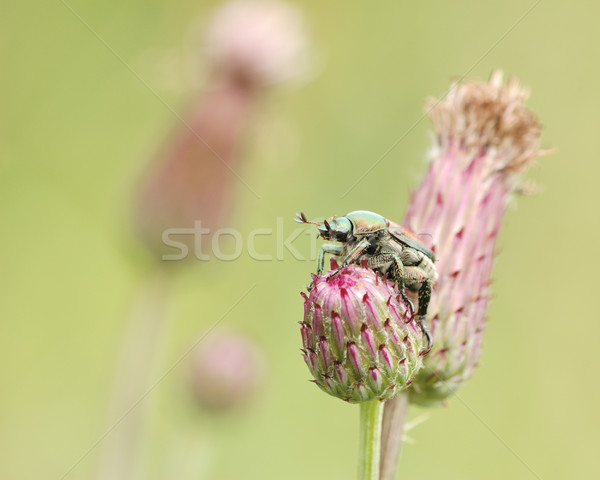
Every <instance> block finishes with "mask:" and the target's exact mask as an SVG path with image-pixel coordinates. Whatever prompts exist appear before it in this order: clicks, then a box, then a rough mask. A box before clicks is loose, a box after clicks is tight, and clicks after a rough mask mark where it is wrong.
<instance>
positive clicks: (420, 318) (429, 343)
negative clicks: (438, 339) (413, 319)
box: [417, 315, 433, 355]
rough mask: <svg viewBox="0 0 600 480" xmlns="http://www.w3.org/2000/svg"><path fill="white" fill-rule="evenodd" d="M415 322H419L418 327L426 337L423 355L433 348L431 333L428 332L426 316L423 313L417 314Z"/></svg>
mask: <svg viewBox="0 0 600 480" xmlns="http://www.w3.org/2000/svg"><path fill="white" fill-rule="evenodd" d="M417 322H418V323H419V327H421V332H422V333H423V335H425V338H426V339H427V348H426V349H425V350H424V351H423V355H427V354H428V353H429V352H430V351H431V349H432V348H433V337H432V336H431V333H429V329H428V328H427V323H426V322H427V317H426V316H425V315H417Z"/></svg>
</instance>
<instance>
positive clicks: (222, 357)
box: [189, 331, 265, 412]
mask: <svg viewBox="0 0 600 480" xmlns="http://www.w3.org/2000/svg"><path fill="white" fill-rule="evenodd" d="M264 368H265V361H264V358H263V354H262V352H261V350H260V349H259V348H258V347H257V345H256V344H255V343H254V342H252V341H251V340H250V339H248V338H247V337H246V336H244V335H241V334H239V333H236V332H231V331H222V332H211V334H210V336H209V337H207V338H206V340H204V341H203V342H201V343H200V344H199V345H197V346H196V348H195V349H194V351H193V352H192V353H191V355H190V372H189V378H190V386H191V390H192V392H193V395H194V398H195V400H196V401H197V402H198V404H199V406H200V407H202V408H205V409H208V410H210V411H216V412H226V411H227V410H229V409H230V408H237V407H241V406H244V405H246V404H247V403H248V402H249V401H250V399H251V397H252V396H253V394H255V393H256V390H257V388H258V387H259V385H260V383H261V381H262V378H263V376H264Z"/></svg>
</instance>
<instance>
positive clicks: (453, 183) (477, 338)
mask: <svg viewBox="0 0 600 480" xmlns="http://www.w3.org/2000/svg"><path fill="white" fill-rule="evenodd" d="M527 97H528V93H527V91H526V90H525V89H523V88H522V87H521V86H520V85H519V83H518V82H517V81H516V80H510V81H509V82H508V84H507V85H503V83H502V73H501V72H495V73H494V74H493V75H492V77H491V79H490V81H489V82H488V83H465V84H463V85H453V86H452V88H451V90H450V93H449V94H448V97H447V98H446V100H444V101H434V100H430V101H429V104H428V107H427V111H428V115H429V116H430V118H431V120H432V122H433V127H434V130H435V144H434V147H433V149H432V151H431V153H430V156H431V165H430V167H429V171H428V172H427V175H426V176H425V179H424V180H423V182H422V183H421V185H420V186H419V188H417V190H416V191H415V192H414V193H413V195H412V198H411V202H410V205H409V208H408V211H407V214H406V219H405V222H404V224H405V225H406V226H407V227H408V228H410V229H411V230H413V231H414V232H422V233H426V234H428V236H423V237H422V240H423V241H424V243H426V244H429V246H430V247H431V248H432V250H433V251H434V252H435V254H436V257H437V258H438V259H439V260H438V262H437V264H436V267H437V271H438V274H439V280H438V283H437V287H436V289H435V290H434V292H433V295H432V298H431V302H430V304H429V308H428V323H429V325H430V329H431V333H432V335H433V338H434V344H435V346H434V349H433V350H432V351H431V353H430V354H429V355H428V356H427V357H426V358H425V359H424V361H425V368H424V369H423V370H422V371H421V372H420V373H419V374H418V375H417V377H416V378H415V381H414V383H413V386H412V388H411V391H410V393H411V401H413V402H416V403H422V404H428V403H435V402H438V401H440V400H443V399H444V398H446V397H447V396H448V395H450V394H451V393H452V392H453V391H454V390H455V389H456V388H458V387H460V386H461V385H462V384H463V383H464V382H465V381H466V380H467V379H468V378H470V377H471V375H472V373H473V370H474V368H475V367H476V365H477V361H478V359H479V355H480V353H481V337H482V333H483V330H484V327H485V315H486V311H487V307H488V303H489V295H490V281H491V272H492V267H493V263H494V257H495V243H496V238H497V235H498V231H499V229H500V225H501V223H502V218H503V216H504V213H505V210H506V206H507V202H508V201H509V199H510V198H511V196H512V194H513V193H515V192H519V191H520V190H521V189H522V186H521V174H522V173H523V172H524V171H525V170H527V169H528V168H529V167H530V165H531V164H532V161H533V159H534V158H535V157H537V156H540V155H542V154H544V153H545V152H543V151H542V150H540V125H539V123H538V121H537V119H536V118H535V116H534V115H533V113H531V112H530V111H529V110H528V109H527V108H526V107H525V100H526V98H527Z"/></svg>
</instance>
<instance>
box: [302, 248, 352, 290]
mask: <svg viewBox="0 0 600 480" xmlns="http://www.w3.org/2000/svg"><path fill="white" fill-rule="evenodd" d="M342 251H343V247H342V246H340V245H333V244H331V243H326V244H325V245H323V246H322V247H321V250H319V258H318V259H317V276H319V277H320V276H321V275H323V270H324V268H325V254H326V253H329V254H331V255H341V254H342ZM313 286H314V282H313V281H312V280H311V282H310V283H309V284H308V285H307V286H306V289H307V290H312V288H313Z"/></svg>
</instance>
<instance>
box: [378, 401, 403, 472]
mask: <svg viewBox="0 0 600 480" xmlns="http://www.w3.org/2000/svg"><path fill="white" fill-rule="evenodd" d="M408 405H409V402H408V393H407V392H406V391H404V392H400V393H399V394H398V395H396V396H395V397H394V398H392V399H390V400H387V401H386V402H385V406H384V411H383V427H382V431H381V465H380V469H381V473H380V477H379V480H394V478H396V471H397V470H398V460H399V458H400V448H401V447H402V437H403V436H404V424H405V422H406V416H407V414H408Z"/></svg>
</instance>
